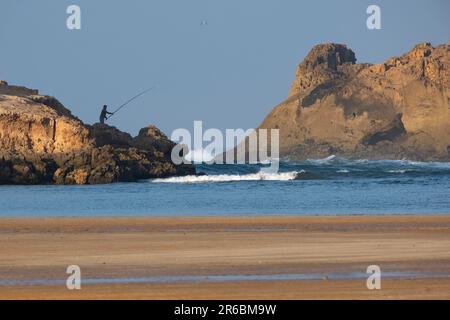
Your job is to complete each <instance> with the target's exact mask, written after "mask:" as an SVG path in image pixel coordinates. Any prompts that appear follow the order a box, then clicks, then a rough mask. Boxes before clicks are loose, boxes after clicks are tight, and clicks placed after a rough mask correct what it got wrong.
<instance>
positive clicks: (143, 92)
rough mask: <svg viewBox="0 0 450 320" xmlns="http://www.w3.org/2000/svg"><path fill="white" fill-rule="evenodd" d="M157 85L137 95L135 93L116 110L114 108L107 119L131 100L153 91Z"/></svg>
mask: <svg viewBox="0 0 450 320" xmlns="http://www.w3.org/2000/svg"><path fill="white" fill-rule="evenodd" d="M155 87H156V86H153V87H151V88H149V89H146V90H144V91H142V92H140V93H138V94H137V95H135V96H134V97H132V98H130V99H129V100H127V101H126V102H124V103H123V104H121V105H120V106H119V107H118V108H117V109H116V110H114V111H113V112H112V115H110V116H109V117H108V118H107V119H109V118H111V117H112V116H113V115H114V114H116V113H117V112H118V111H119V110H120V109H122V108H123V107H125V106H126V105H127V104H129V103H130V102H131V101H133V100H134V99H137V98H139V97H140V96H142V95H144V94H146V93H147V92H149V91H152V90H153V89H155Z"/></svg>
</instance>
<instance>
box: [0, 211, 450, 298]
mask: <svg viewBox="0 0 450 320" xmlns="http://www.w3.org/2000/svg"><path fill="white" fill-rule="evenodd" d="M0 243H1V246H0V299H103V298H106V299H383V298H393V299H450V249H449V248H450V216H444V215H442V216H423V215H422V216H415V215H399V216H339V217H333V216H324V217H318V216H310V217H299V216H295V217H294V216H269V217H261V216H258V217H253V216H245V217H223V216H222V217H96V218H81V217H74V218H1V219H0ZM374 264H375V265H378V266H380V268H381V270H382V288H381V290H368V289H367V287H366V278H365V277H357V276H352V275H353V274H364V273H365V272H366V268H367V266H369V265H374ZM69 265H78V266H80V268H81V272H82V288H81V290H68V289H67V288H66V286H65V279H66V278H67V276H68V275H67V274H66V268H67V266H69ZM312 274H314V275H315V277H313V279H308V278H307V275H312ZM383 274H386V277H384V276H383ZM390 274H391V275H390ZM224 275H227V276H228V278H227V277H225V278H224V279H222V278H220V277H218V276H224ZM255 275H257V276H263V277H262V279H259V280H258V279H252V278H251V277H252V276H255ZM279 275H294V278H293V279H289V280H287V279H283V278H277V276H279ZM295 275H297V276H298V279H297V278H295ZM305 275H306V278H304V279H302V278H301V277H302V276H305ZM389 275H390V276H389ZM233 276H235V278H233ZM271 276H274V278H273V279H270V277H271ZM190 277H191V278H190ZM317 277H318V278H317ZM83 279H89V281H91V282H89V281H87V283H83ZM92 279H93V280H92ZM95 279H106V280H104V281H103V282H101V281H100V282H96V281H95ZM108 279H109V280H108ZM111 279H122V280H120V281H118V282H114V281H112V280H111ZM126 279H134V280H130V281H127V280H126ZM136 279H138V280H137V281H136ZM145 279H150V280H149V281H146V280H145ZM155 279H156V280H155ZM158 279H161V281H158ZM168 279H169V280H168ZM170 279H172V280H170ZM177 279H178V280H177ZM36 280H38V281H40V283H39V284H36V283H34V284H33V285H30V284H27V283H26V281H36ZM55 280H58V281H61V283H60V284H59V283H58V284H55V283H52V281H55ZM21 281H22V282H21ZM133 281H134V282H133Z"/></svg>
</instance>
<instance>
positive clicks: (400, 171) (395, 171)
mask: <svg viewBox="0 0 450 320" xmlns="http://www.w3.org/2000/svg"><path fill="white" fill-rule="evenodd" d="M407 171H410V170H400V169H399V170H389V171H388V172H389V173H402V174H403V173H405V172H407Z"/></svg>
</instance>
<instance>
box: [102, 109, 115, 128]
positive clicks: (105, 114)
mask: <svg viewBox="0 0 450 320" xmlns="http://www.w3.org/2000/svg"><path fill="white" fill-rule="evenodd" d="M106 108H108V107H107V106H106V104H105V105H104V106H103V109H102V112H101V113H100V123H101V124H104V123H105V120H107V119H108V117H107V115H108V114H111V115H112V114H114V113H113V112H108V110H106Z"/></svg>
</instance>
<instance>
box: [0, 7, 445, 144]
mask: <svg viewBox="0 0 450 320" xmlns="http://www.w3.org/2000/svg"><path fill="white" fill-rule="evenodd" d="M72 4H75V5H78V6H79V7H80V9H81V29H80V30H69V29H68V28H67V26H66V20H67V18H68V17H69V15H68V14H67V13H66V9H67V7H68V6H69V5H72ZM370 4H376V5H378V6H379V7H380V9H381V30H369V29H368V28H367V26H366V19H367V17H368V16H369V15H368V14H367V13H366V9H367V7H368V6H369V5H370ZM449 12H450V1H448V0H427V1H422V0H421V1H419V0H417V1H414V0H409V1H407V0H396V1H392V0H389V1H382V0H371V1H366V0H342V1H335V0H328V1H325V0H315V1H300V0H296V1H295V0H127V1H109V0H95V1H92V0H71V1H65V0H58V1H55V0H40V1H32V0H29V1H25V0H1V2H0V79H4V80H7V81H8V82H9V83H10V84H16V85H23V86H27V87H30V88H36V89H39V90H40V92H41V93H42V94H48V95H52V96H55V97H56V98H58V99H59V100H60V101H61V102H62V103H63V104H64V105H65V106H66V107H68V108H69V109H70V110H71V111H72V113H73V114H74V115H76V116H78V117H79V118H80V119H81V120H83V121H84V122H85V123H94V122H97V121H98V115H99V112H100V108H101V106H102V105H103V104H107V105H108V106H109V108H110V109H115V107H117V106H119V105H120V104H122V103H123V102H124V101H126V100H127V99H129V98H130V97H132V96H133V95H135V94H136V93H138V92H140V91H142V90H144V89H146V88H149V87H152V86H156V88H155V89H154V90H153V91H151V92H149V93H148V94H146V95H144V96H142V97H140V98H139V99H136V100H135V101H134V102H133V103H132V104H130V105H128V106H127V107H126V108H124V109H122V110H121V111H120V112H119V113H117V114H116V115H115V116H114V117H113V118H111V120H110V122H109V123H110V124H112V125H114V126H116V127H118V128H119V129H121V130H125V131H128V132H130V133H132V134H136V133H137V132H138V131H139V129H140V128H142V127H145V126H147V125H149V124H155V125H157V126H158V127H159V128H161V129H162V130H163V131H164V132H165V133H166V134H168V135H169V136H170V134H171V132H172V131H173V130H174V129H176V128H187V129H189V130H192V128H193V121H194V120H202V121H203V126H204V128H205V129H208V128H218V129H221V130H224V129H226V128H230V129H236V128H244V129H249V128H255V127H257V126H258V125H259V124H260V123H261V122H262V120H263V119H264V117H265V116H266V115H267V114H268V113H269V112H270V110H271V109H272V108H273V107H274V106H275V105H277V104H278V103H280V102H282V101H283V100H284V99H285V98H286V97H287V94H288V91H289V87H290V84H291V81H292V80H293V79H294V76H295V68H296V66H297V65H298V64H299V63H300V62H301V61H302V59H303V58H304V56H305V55H306V54H307V53H308V51H309V50H310V49H311V47H312V46H313V45H315V44H318V43H324V42H336V43H344V44H347V45H348V46H349V47H350V48H351V49H353V51H355V53H356V57H357V59H358V62H369V63H379V62H382V61H384V60H386V59H388V58H390V57H392V56H398V55H401V54H403V53H405V52H407V51H408V50H410V49H411V48H412V47H413V46H414V45H415V44H417V43H421V42H431V43H432V44H433V45H438V44H441V43H447V42H448V41H449V40H450V19H449V18H448V13H449Z"/></svg>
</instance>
